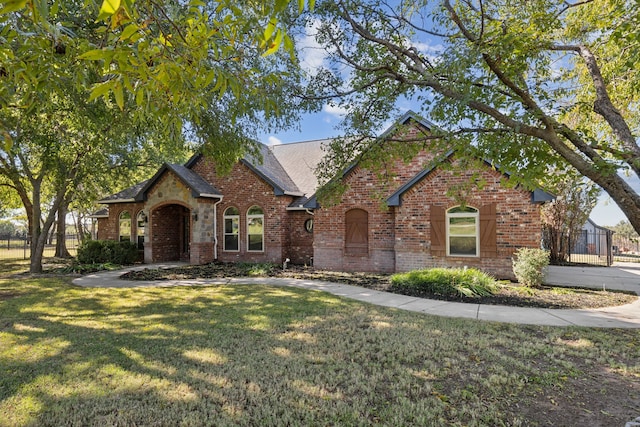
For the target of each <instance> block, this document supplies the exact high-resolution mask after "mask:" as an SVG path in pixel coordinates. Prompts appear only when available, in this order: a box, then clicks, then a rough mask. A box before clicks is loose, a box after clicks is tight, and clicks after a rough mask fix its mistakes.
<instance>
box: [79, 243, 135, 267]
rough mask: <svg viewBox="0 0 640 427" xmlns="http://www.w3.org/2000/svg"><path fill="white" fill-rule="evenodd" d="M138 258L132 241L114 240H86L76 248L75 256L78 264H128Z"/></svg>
mask: <svg viewBox="0 0 640 427" xmlns="http://www.w3.org/2000/svg"><path fill="white" fill-rule="evenodd" d="M137 258H138V248H137V247H136V245H135V243H132V242H117V241H115V240H88V241H86V242H84V243H83V244H82V245H80V247H79V248H78V256H77V257H76V259H77V261H78V263H80V264H105V263H111V264H119V265H130V264H133V263H134V262H136V259H137Z"/></svg>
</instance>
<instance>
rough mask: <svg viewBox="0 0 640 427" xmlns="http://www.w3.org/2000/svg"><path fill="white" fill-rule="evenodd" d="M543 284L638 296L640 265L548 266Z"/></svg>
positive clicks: (639, 289)
mask: <svg viewBox="0 0 640 427" xmlns="http://www.w3.org/2000/svg"><path fill="white" fill-rule="evenodd" d="M545 283H546V284H548V285H558V286H582V287H585V288H594V289H603V288H604V289H607V290H609V289H617V290H621V291H632V292H635V293H637V294H638V295H640V263H627V262H624V263H614V264H613V265H612V266H611V267H588V266H584V267H583V266H570V267H565V266H557V265H550V266H549V268H548V270H547V275H546V277H545Z"/></svg>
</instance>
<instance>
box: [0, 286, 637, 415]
mask: <svg viewBox="0 0 640 427" xmlns="http://www.w3.org/2000/svg"><path fill="white" fill-rule="evenodd" d="M0 372H2V375H0V425H2V426H26V425H34V426H48V425H50V426H59V425H77V426H90V425H95V426H105V425H106V426H110V425H125V426H130V425H160V426H165V425H166V426H175V425H184V426H188V425H197V426H199V425H222V426H224V425H230V426H231V425H234V426H235V425H247V426H255V425H260V426H264V425H274V426H276V425H304V426H306V425H371V424H380V425H393V426H397V425H536V424H537V425H551V424H553V425H624V423H625V422H627V421H630V420H632V419H634V418H635V417H637V416H640V404H639V402H640V333H639V332H638V331H636V330H589V329H581V328H549V327H534V326H518V325H509V324H498V323H488V322H480V321H475V320H462V319H452V318H439V317H434V316H428V315H421V314H416V313H409V312H403V311H399V310H393V309H387V308H383V307H377V306H371V305H368V304H364V303H360V302H356V301H351V300H346V299H341V298H339V297H336V296H332V295H329V294H326V293H322V292H317V291H309V290H301V289H294V288H291V289H289V288H273V287H266V286H250V285H238V286H202V287H175V288H135V289H84V288H76V287H73V286H71V285H70V279H69V278H61V277H59V278H44V277H43V278H31V279H26V278H22V277H21V278H20V279H19V280H18V279H15V278H4V279H1V278H0Z"/></svg>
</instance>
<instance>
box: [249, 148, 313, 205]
mask: <svg viewBox="0 0 640 427" xmlns="http://www.w3.org/2000/svg"><path fill="white" fill-rule="evenodd" d="M259 147H260V155H261V156H262V159H259V158H255V157H253V156H245V158H243V159H242V160H241V162H242V163H244V164H245V165H246V166H248V167H249V168H250V169H251V170H253V171H254V172H255V173H256V174H258V175H259V176H260V177H261V178H262V179H264V180H265V181H267V182H268V183H269V184H270V185H271V186H273V190H274V192H275V194H276V196H282V195H284V194H287V195H291V196H302V195H303V194H304V193H303V192H302V191H300V189H299V188H298V186H297V185H296V183H295V182H293V180H292V179H291V177H290V176H289V174H287V171H285V169H284V168H283V167H282V164H280V162H279V161H278V159H277V158H276V156H275V155H274V154H273V152H272V151H271V150H270V149H269V147H267V146H266V145H263V144H260V145H259Z"/></svg>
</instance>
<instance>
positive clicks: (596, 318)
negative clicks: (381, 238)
mask: <svg viewBox="0 0 640 427" xmlns="http://www.w3.org/2000/svg"><path fill="white" fill-rule="evenodd" d="M177 265H178V264H155V265H142V266H136V267H132V268H128V269H125V270H120V271H106V272H99V273H95V274H89V275H87V276H83V277H79V278H77V279H75V280H74V281H73V283H74V284H75V285H78V286H84V287H101V288H106V287H113V288H138V287H167V286H206V285H213V284H260V285H269V286H293V287H297V288H304V289H312V290H319V291H324V292H329V293H331V294H334V295H338V296H342V297H345V298H351V299H355V300H358V301H363V302H367V303H370V304H376V305H381V306H385V307H393V308H398V309H402V310H408V311H415V312H419V313H427V314H433V315H436V316H447V317H463V318H471V319H478V320H488V321H494V322H507V323H520V324H531V325H547V326H587V327H594V328H640V299H639V300H637V301H635V302H634V303H632V304H627V305H623V306H618V307H608V308H600V309H588V310H587V309H585V310H558V309H541V308H524V307H507V306H499V305H487V304H469V303H459V302H448V301H439V300H431V299H425V298H416V297H410V296H406V295H398V294H393V293H389V292H380V291H374V290H370V289H366V288H361V287H358V286H351V285H345V284H340V283H331V282H324V281H318V280H301V279H287V278H273V277H265V278H225V279H195V280H161V281H160V280H158V281H127V280H120V279H119V276H120V275H121V274H123V273H124V272H126V271H131V270H140V269H144V268H149V269H153V268H170V267H174V266H177ZM546 283H549V284H554V285H565V286H568V285H574V286H575V285H578V286H584V287H594V288H602V287H603V286H604V288H606V289H620V290H630V291H634V292H636V293H638V294H639V295H640V264H635V265H632V264H629V265H627V264H624V265H620V266H613V267H556V266H551V267H550V268H549V271H548V272H547V280H546Z"/></svg>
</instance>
